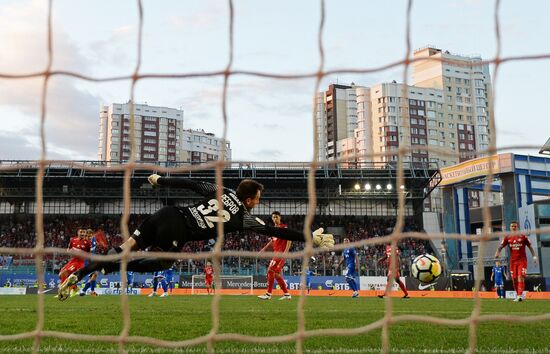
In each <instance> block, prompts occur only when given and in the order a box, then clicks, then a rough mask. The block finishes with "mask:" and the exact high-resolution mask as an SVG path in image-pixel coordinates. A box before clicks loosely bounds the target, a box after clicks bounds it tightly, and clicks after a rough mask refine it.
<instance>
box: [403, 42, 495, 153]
mask: <svg viewBox="0 0 550 354" xmlns="http://www.w3.org/2000/svg"><path fill="white" fill-rule="evenodd" d="M414 58H415V59H418V58H426V59H437V60H420V61H415V62H414V63H413V75H412V76H413V85H414V86H418V87H431V88H438V89H441V90H442V91H443V93H444V98H445V105H444V108H445V111H446V112H445V114H446V116H447V119H448V120H449V121H452V122H454V123H455V125H457V126H458V127H460V126H464V127H465V128H466V129H464V130H460V129H458V128H457V134H458V151H459V153H461V154H460V161H465V160H468V159H471V158H474V157H476V156H473V155H471V154H470V153H471V152H472V151H483V150H486V149H488V147H489V141H490V131H489V107H490V102H491V100H492V84H491V75H490V72H489V64H482V59H481V57H469V56H463V55H458V54H452V53H450V52H448V51H442V50H441V49H437V48H434V47H426V48H422V49H418V50H416V51H415V52H414ZM471 146H473V147H474V148H473V149H470V147H471Z"/></svg>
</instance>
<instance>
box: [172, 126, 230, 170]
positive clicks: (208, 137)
mask: <svg viewBox="0 0 550 354" xmlns="http://www.w3.org/2000/svg"><path fill="white" fill-rule="evenodd" d="M182 133H183V134H182V140H181V141H182V146H181V154H180V159H179V161H186V162H191V163H200V162H205V161H215V160H220V159H222V158H223V159H224V160H231V144H230V143H229V141H226V142H225V147H224V146H223V144H222V139H220V138H217V137H215V136H214V134H212V133H206V132H205V131H204V130H202V129H198V130H192V129H184V130H183V131H182ZM222 152H223V157H222Z"/></svg>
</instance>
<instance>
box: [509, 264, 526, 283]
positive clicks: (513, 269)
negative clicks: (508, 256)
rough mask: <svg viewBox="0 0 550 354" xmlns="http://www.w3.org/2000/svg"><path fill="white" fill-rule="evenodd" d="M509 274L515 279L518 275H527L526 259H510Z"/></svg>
mask: <svg viewBox="0 0 550 354" xmlns="http://www.w3.org/2000/svg"><path fill="white" fill-rule="evenodd" d="M510 274H511V275H512V279H517V278H518V277H519V276H520V275H521V276H523V277H525V276H526V275H527V260H526V259H522V260H519V261H510Z"/></svg>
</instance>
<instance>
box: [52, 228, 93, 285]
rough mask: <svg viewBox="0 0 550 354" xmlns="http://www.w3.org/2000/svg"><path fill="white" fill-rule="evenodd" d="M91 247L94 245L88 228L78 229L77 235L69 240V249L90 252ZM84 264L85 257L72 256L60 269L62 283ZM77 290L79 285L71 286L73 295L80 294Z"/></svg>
mask: <svg viewBox="0 0 550 354" xmlns="http://www.w3.org/2000/svg"><path fill="white" fill-rule="evenodd" d="M91 247H92V243H91V240H89V239H88V237H87V232H86V230H84V229H78V231H77V236H76V237H72V238H71V240H70V241H69V247H68V248H67V250H70V249H73V248H74V249H79V250H81V251H84V252H90V250H91ZM84 265H85V260H84V259H82V258H79V257H73V258H71V259H70V260H69V262H68V263H67V264H65V266H63V268H61V270H60V271H59V280H60V281H61V283H63V282H64V281H65V279H67V277H68V276H69V275H71V274H73V273H74V272H76V271H77V270H79V269H81V268H84ZM77 290H78V287H77V286H76V285H74V286H73V287H72V288H71V296H74V295H76V294H78V291H77Z"/></svg>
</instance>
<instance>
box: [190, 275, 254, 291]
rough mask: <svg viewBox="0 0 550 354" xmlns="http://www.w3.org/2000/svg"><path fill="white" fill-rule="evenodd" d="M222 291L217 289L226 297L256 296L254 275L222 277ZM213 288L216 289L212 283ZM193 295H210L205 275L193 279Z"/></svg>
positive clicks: (194, 276)
mask: <svg viewBox="0 0 550 354" xmlns="http://www.w3.org/2000/svg"><path fill="white" fill-rule="evenodd" d="M219 278H220V284H221V288H220V289H215V291H219V292H221V293H222V294H224V295H252V294H254V279H253V277H252V275H220V276H219ZM212 287H215V285H214V282H213V281H212ZM191 294H192V295H204V294H208V291H207V287H206V279H205V276H204V275H193V276H192V277H191Z"/></svg>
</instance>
